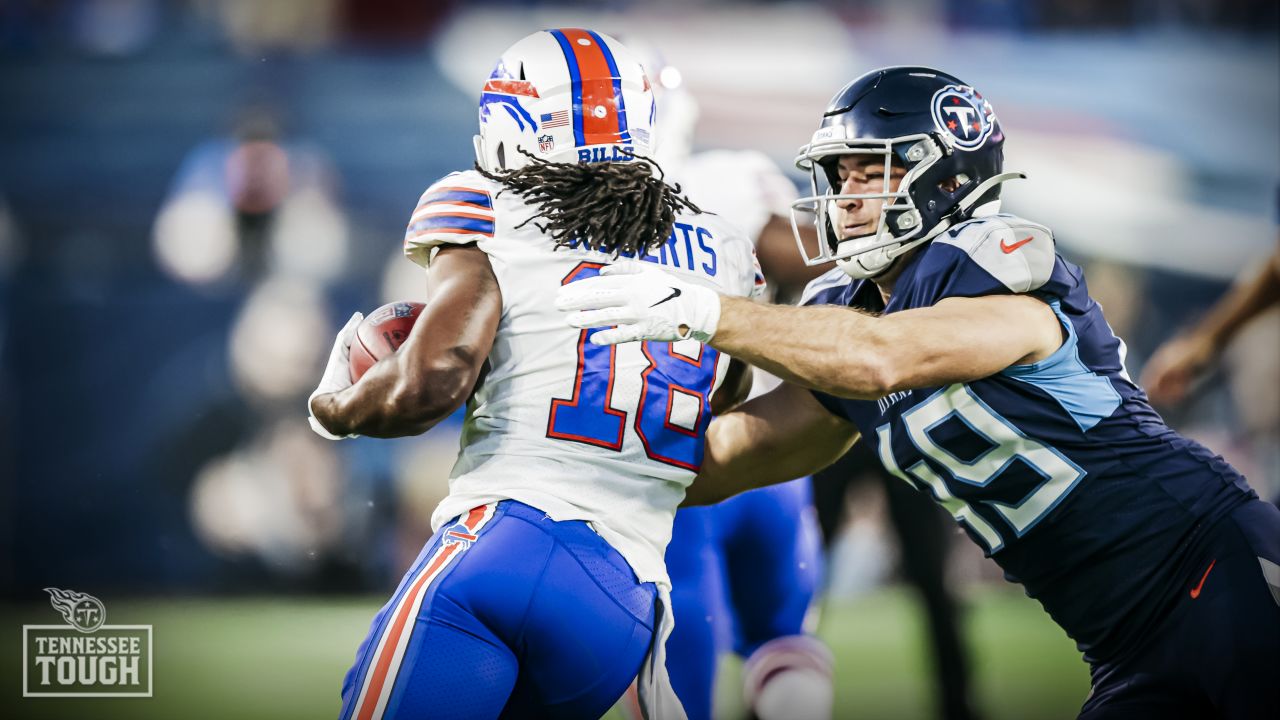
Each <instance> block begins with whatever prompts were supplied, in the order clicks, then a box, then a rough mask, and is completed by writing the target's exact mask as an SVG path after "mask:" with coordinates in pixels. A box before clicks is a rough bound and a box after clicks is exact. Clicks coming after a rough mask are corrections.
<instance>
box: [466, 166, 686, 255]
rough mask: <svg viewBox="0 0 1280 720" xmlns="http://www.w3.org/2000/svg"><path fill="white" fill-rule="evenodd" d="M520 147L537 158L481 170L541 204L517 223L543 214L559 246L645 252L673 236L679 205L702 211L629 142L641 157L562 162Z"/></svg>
mask: <svg viewBox="0 0 1280 720" xmlns="http://www.w3.org/2000/svg"><path fill="white" fill-rule="evenodd" d="M519 151H520V153H521V154H523V155H526V156H528V157H529V159H530V160H531V161H532V162H531V164H529V165H526V166H524V167H522V168H519V169H516V170H500V171H496V172H489V171H487V170H485V169H484V168H482V167H480V165H479V164H477V165H476V170H477V171H478V172H479V173H480V174H481V175H483V176H485V177H487V178H489V179H490V180H493V181H494V182H497V183H500V184H502V185H503V186H504V188H505V189H504V190H503V191H502V192H505V191H506V190H511V191H512V192H514V193H515V194H517V195H519V196H520V197H522V198H525V199H526V200H528V201H529V202H530V203H532V204H534V205H536V206H538V212H537V213H536V214H535V215H534V216H533V217H530V218H529V219H528V220H525V221H524V222H522V223H520V225H518V226H517V227H524V226H525V225H526V224H528V223H529V222H534V221H538V220H541V221H542V222H534V226H535V227H537V228H538V229H539V230H541V231H542V232H544V233H546V234H548V235H550V236H551V239H552V240H554V241H555V244H556V247H557V248H560V247H570V248H572V247H579V246H581V245H584V244H585V245H586V246H587V247H588V248H591V249H592V250H597V251H599V252H603V253H607V254H610V255H613V256H614V257H617V256H618V255H619V254H620V253H627V254H629V255H640V254H644V253H648V252H650V251H653V250H656V249H657V248H658V247H659V246H660V245H662V244H663V243H665V242H667V238H668V237H669V236H670V235H671V228H672V227H673V226H674V225H675V222H676V213H677V212H678V211H680V210H681V209H687V210H689V211H691V212H694V213H701V212H702V210H701V209H699V208H698V206H697V205H694V204H693V203H692V202H691V201H690V200H689V198H687V197H685V196H684V195H682V194H681V190H680V186H679V185H675V186H674V187H672V186H670V185H668V184H667V183H666V182H664V178H665V177H666V175H665V174H664V173H663V171H662V168H661V167H660V166H659V165H658V163H656V162H654V161H653V160H652V159H650V158H647V157H644V156H643V155H637V154H635V153H633V152H630V151H628V150H626V149H625V148H620V149H619V152H621V153H623V154H625V155H628V156H630V157H632V158H634V160H635V161H629V162H601V163H561V162H550V161H548V160H544V159H542V158H540V157H537V156H535V155H534V154H533V153H530V152H528V151H526V150H525V149H524V148H519ZM655 171H656V173H655Z"/></svg>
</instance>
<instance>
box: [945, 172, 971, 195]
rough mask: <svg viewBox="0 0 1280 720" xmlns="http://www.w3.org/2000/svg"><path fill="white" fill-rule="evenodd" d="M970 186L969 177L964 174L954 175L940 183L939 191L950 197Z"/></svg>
mask: <svg viewBox="0 0 1280 720" xmlns="http://www.w3.org/2000/svg"><path fill="white" fill-rule="evenodd" d="M968 184H969V176H968V175H965V174H964V173H958V174H956V175H952V176H951V177H949V178H943V179H942V180H940V181H939V182H938V189H939V190H941V191H942V192H944V193H947V194H948V195H954V194H955V193H956V192H957V191H958V190H960V188H963V187H964V186H966V185H968Z"/></svg>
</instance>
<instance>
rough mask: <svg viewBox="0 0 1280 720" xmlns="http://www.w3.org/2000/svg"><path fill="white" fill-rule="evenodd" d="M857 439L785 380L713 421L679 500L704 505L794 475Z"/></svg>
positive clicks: (850, 429)
mask: <svg viewBox="0 0 1280 720" xmlns="http://www.w3.org/2000/svg"><path fill="white" fill-rule="evenodd" d="M857 439H858V431H857V430H856V429H855V428H854V426H853V425H852V424H851V423H849V422H847V421H845V420H843V419H841V418H838V417H836V416H835V415H832V414H831V413H830V412H828V411H827V409H826V408H824V407H822V405H821V404H820V403H819V402H818V401H817V399H815V398H814V397H813V394H812V393H810V392H809V391H808V390H805V389H804V388H801V387H797V386H795V385H791V384H789V383H783V384H782V385H779V386H778V387H777V388H775V389H774V390H772V391H770V392H767V393H765V394H764V395H761V396H760V397H757V398H755V399H753V400H749V401H747V402H746V403H744V404H743V405H741V406H739V407H738V408H737V409H735V410H733V411H731V412H728V413H726V414H724V415H721V416H720V417H717V418H716V419H715V420H712V421H711V427H710V428H708V429H707V439H706V448H707V449H706V455H705V456H704V458H703V462H702V470H701V471H700V472H699V473H698V477H697V478H695V479H694V481H693V485H692V486H690V487H689V490H688V492H687V494H686V495H685V500H684V503H682V504H683V505H708V504H711V503H716V502H720V501H721V500H724V499H725V498H728V497H730V496H732V495H735V494H737V493H740V492H743V491H746V490H751V489H753V488H758V487H763V486H765V485H773V484H775V483H780V482H786V481H788V480H794V479H796V478H798V477H803V476H805V475H808V474H810V473H813V472H816V471H818V470H821V469H822V468H824V467H826V466H828V465H830V464H831V463H833V462H835V461H836V460H837V459H839V458H840V456H841V455H843V454H844V453H845V452H846V451H848V449H849V446H851V445H853V443H854V441H855V440H857Z"/></svg>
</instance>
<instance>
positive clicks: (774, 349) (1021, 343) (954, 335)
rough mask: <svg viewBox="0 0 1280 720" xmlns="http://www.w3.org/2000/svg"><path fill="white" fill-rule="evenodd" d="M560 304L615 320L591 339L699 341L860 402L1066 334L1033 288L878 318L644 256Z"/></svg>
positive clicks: (972, 372) (980, 368) (566, 290)
mask: <svg viewBox="0 0 1280 720" xmlns="http://www.w3.org/2000/svg"><path fill="white" fill-rule="evenodd" d="M556 302H557V306H558V307H559V308H560V309H561V310H564V311H566V312H570V313H571V314H570V315H569V316H568V322H569V324H570V325H573V326H575V327H597V326H602V325H616V326H617V327H614V328H611V329H608V330H601V331H598V332H596V333H595V334H594V335H592V336H591V342H593V343H596V344H610V343H618V342H630V341H632V340H660V341H661V340H667V341H669V340H676V339H685V338H693V339H696V340H699V341H701V342H704V343H707V344H709V345H712V346H714V347H715V348H717V349H719V350H721V351H723V352H725V353H728V354H729V355H731V356H733V357H736V358H739V359H741V360H744V361H746V362H747V363H750V364H752V365H755V366H756V367H759V368H761V369H763V370H767V371H769V372H771V373H773V374H774V375H777V376H778V377H780V378H782V379H784V380H787V381H789V382H792V383H795V384H797V385H802V386H804V387H808V388H813V389H816V390H821V391H823V392H825V393H828V394H830V395H836V396H839V397H847V398H859V399H877V398H881V397H884V396H885V395H887V394H889V393H891V392H894V391H895V390H904V389H909V388H916V387H931V386H935V385H945V384H949V383H954V382H967V381H970V380H976V379H979V378H984V377H987V376H989V375H993V374H995V373H997V372H999V371H1001V370H1003V369H1005V368H1007V367H1009V366H1010V365H1015V364H1022V363H1030V362H1036V361H1038V360H1042V359H1044V358H1046V357H1048V356H1049V355H1051V354H1052V353H1053V351H1054V350H1057V349H1058V347H1059V346H1061V344H1062V340H1063V329H1062V325H1061V324H1060V323H1059V322H1058V319H1057V317H1056V316H1055V315H1054V314H1053V310H1052V309H1050V307H1049V306H1048V305H1046V304H1045V303H1044V302H1042V301H1041V300H1039V299H1037V298H1034V297H1031V296H1028V295H984V296H981V297H973V298H968V297H948V298H945V299H943V300H941V301H939V302H938V303H937V304H935V305H932V306H930V307H924V308H916V309H913V310H905V311H902V312H896V313H892V314H889V315H884V316H875V315H868V314H866V313H863V312H859V311H857V310H852V309H850V308H845V307H833V306H820V307H787V306H781V305H763V304H760V303H754V302H750V301H748V300H744V299H742V298H735V297H722V296H720V295H718V294H717V293H715V292H714V291H713V290H711V289H709V288H706V287H703V286H701V285H695V284H693V283H689V282H685V281H683V280H682V279H680V278H677V277H675V276H674V275H672V274H669V273H666V272H663V271H662V270H661V269H659V268H657V267H655V266H653V265H649V264H647V263H628V264H623V263H619V264H615V265H612V266H610V267H608V268H606V269H605V271H604V272H603V273H602V274H601V276H600V277H595V278H588V279H586V280H582V281H580V282H576V283H572V284H570V285H566V286H564V287H562V288H561V289H560V292H559V295H558V297H557V301H556ZM574 311H576V312H574Z"/></svg>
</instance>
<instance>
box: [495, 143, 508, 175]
mask: <svg viewBox="0 0 1280 720" xmlns="http://www.w3.org/2000/svg"><path fill="white" fill-rule="evenodd" d="M497 155H498V167H500V168H502V169H503V170H506V169H507V145H506V143H498V153H497Z"/></svg>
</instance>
